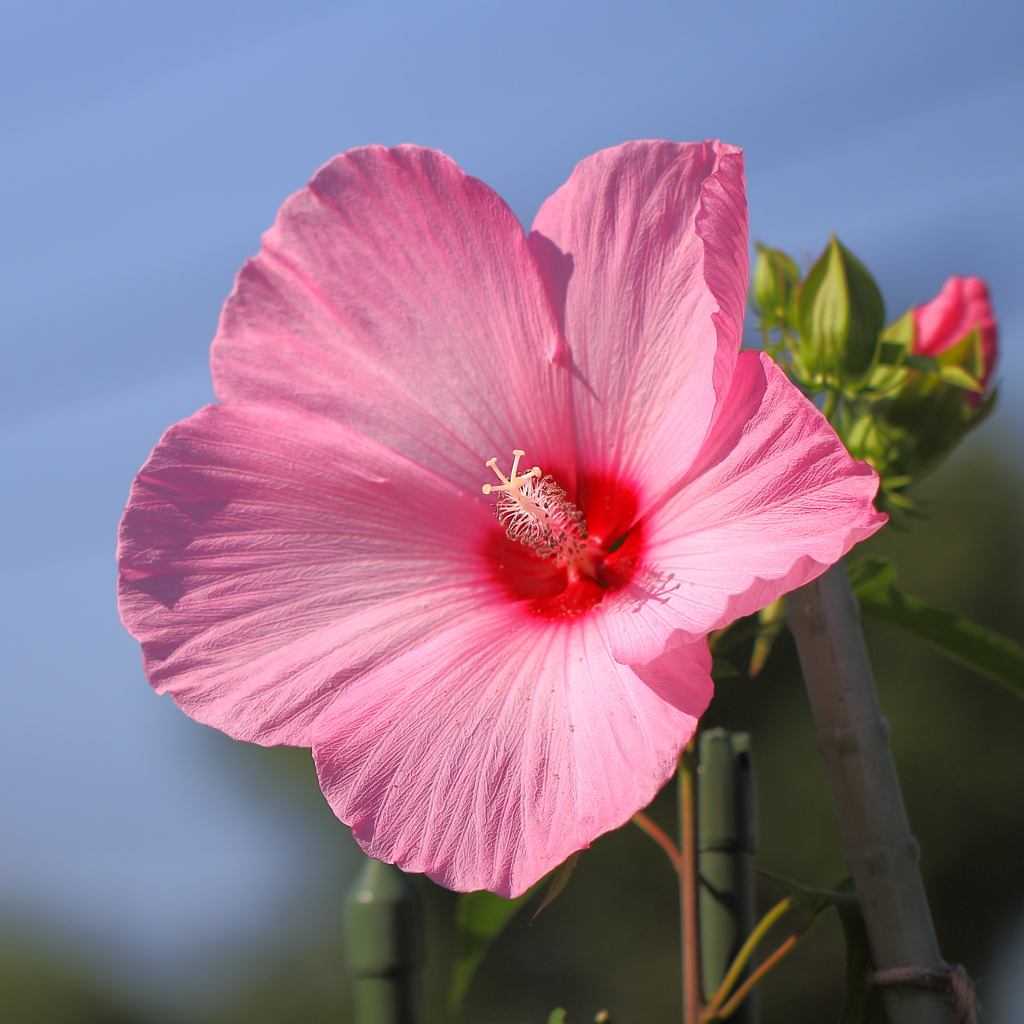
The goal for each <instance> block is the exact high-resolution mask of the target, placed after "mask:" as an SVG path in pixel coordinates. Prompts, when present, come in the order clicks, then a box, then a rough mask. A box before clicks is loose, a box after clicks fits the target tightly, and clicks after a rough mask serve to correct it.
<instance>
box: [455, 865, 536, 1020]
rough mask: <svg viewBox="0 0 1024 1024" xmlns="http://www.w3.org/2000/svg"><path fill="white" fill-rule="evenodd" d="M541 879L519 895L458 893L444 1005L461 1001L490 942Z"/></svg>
mask: <svg viewBox="0 0 1024 1024" xmlns="http://www.w3.org/2000/svg"><path fill="white" fill-rule="evenodd" d="M543 884H544V879H541V880H540V881H539V882H537V884H536V885H534V886H532V887H531V888H530V889H528V890H527V891H526V892H524V893H523V895H522V896H517V897H516V898H515V899H512V900H507V899H505V898H504V897H502V896H495V895H494V893H493V892H487V891H486V890H482V891H480V892H464V893H460V894H459V897H458V901H457V903H456V909H455V928H456V933H457V934H456V943H455V961H454V963H453V964H452V976H451V984H450V985H449V988H448V1006H449V1008H450V1009H451V1010H452V1011H453V1012H454V1011H456V1010H458V1009H459V1007H460V1006H461V1005H462V1000H463V998H464V997H465V995H466V992H467V990H468V989H469V985H470V982H471V981H472V980H473V975H474V974H476V970H477V968H478V967H479V966H480V963H481V962H482V961H483V958H484V957H485V956H486V954H487V951H488V950H489V949H490V947H491V943H493V942H494V940H495V939H496V938H497V937H498V936H499V935H500V934H501V933H502V931H504V929H505V926H506V925H507V924H508V923H509V921H511V920H512V918H513V917H515V915H516V914H517V913H519V911H520V910H522V908H523V906H524V905H525V904H526V903H528V902H529V901H530V900H531V899H532V898H533V897H534V896H536V894H537V893H538V892H539V891H540V889H541V887H542V886H543Z"/></svg>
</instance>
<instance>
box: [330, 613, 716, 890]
mask: <svg viewBox="0 0 1024 1024" xmlns="http://www.w3.org/2000/svg"><path fill="white" fill-rule="evenodd" d="M710 668H711V658H710V655H709V653H708V649H707V644H706V643H696V644H683V645H679V646H676V647H674V648H673V649H672V650H671V651H670V652H669V653H667V654H665V655H662V656H661V657H660V658H658V659H655V661H654V663H653V664H651V665H648V666H643V667H640V668H639V669H638V671H636V672H635V671H634V670H633V669H631V668H628V667H627V666H625V665H622V664H619V663H618V662H616V661H615V660H614V658H612V657H611V654H610V653H609V649H608V644H607V640H606V637H605V636H604V635H603V629H602V623H601V620H600V619H599V618H596V617H588V618H585V619H583V620H582V621H580V622H579V623H578V624H577V625H576V626H575V627H574V628H566V627H565V626H564V625H563V624H562V623H544V624H543V625H542V626H541V627H540V628H538V625H537V623H536V621H534V622H530V621H528V620H526V619H525V618H524V619H520V621H518V622H510V617H509V614H508V610H507V609H500V610H494V611H492V612H490V613H488V614H484V615H480V616H477V617H475V618H474V619H473V620H471V621H467V622H464V623H463V624H461V625H460V626H457V627H455V628H453V629H452V630H450V631H448V632H446V633H442V634H440V635H438V636H436V637H434V638H433V639H431V640H430V641H428V642H426V643H424V644H422V645H421V646H419V647H417V648H416V649H415V650H413V651H410V652H409V653H408V654H405V655H403V656H402V657H401V658H398V659H396V660H395V661H393V662H391V663H390V664H389V665H387V666H386V667H384V668H382V669H380V670H378V671H377V672H374V673H372V674H371V675H369V676H367V677H365V678H364V679H362V680H361V681H360V682H359V683H357V684H356V685H354V686H352V687H350V688H349V689H348V690H346V692H345V693H344V695H343V696H342V697H341V698H340V699H339V700H338V701H337V702H336V703H334V704H333V705H332V706H331V708H330V710H329V711H327V713H326V714H325V715H324V716H323V718H322V719H321V720H320V722H319V723H318V725H317V737H316V740H315V744H314V749H313V752H314V756H315V757H316V763H317V770H318V772H319V775H320V784H321V786H322V788H323V790H324V794H325V795H326V796H327V799H328V801H329V802H330V804H331V806H332V807H333V808H334V810H335V813H336V814H337V815H338V816H339V817H340V818H341V819H342V820H343V821H346V822H348V823H349V824H350V825H351V826H352V831H353V834H354V835H355V837H356V838H357V839H358V840H359V842H360V843H361V844H362V846H363V848H364V849H365V850H366V851H367V853H369V854H370V856H372V857H378V858H381V859H384V860H388V861H395V862H397V863H398V864H400V865H402V867H404V868H406V869H407V870H411V871H424V872H426V873H427V874H428V875H429V876H430V877H431V878H433V879H435V880H436V881H438V882H440V883H441V884H443V885H447V886H450V887H452V888H456V889H490V890H491V891H493V892H496V893H498V894H499V895H502V896H518V895H519V894H520V893H522V892H524V891H525V890H526V889H528V888H529V887H530V886H531V885H532V884H533V883H534V882H535V881H536V880H537V879H538V878H540V877H541V876H542V875H544V874H545V873H546V872H548V871H550V870H551V869H552V868H554V867H555V866H557V865H558V864H560V863H561V862H562V861H563V860H565V858H566V857H568V856H569V855H570V854H571V853H573V852H574V851H575V850H578V849H580V848H581V847H584V846H587V845H589V843H590V842H591V840H593V839H594V837H595V836H597V835H600V834H601V833H602V832H606V831H608V830H609V829H611V828H616V827H618V826H619V825H622V824H624V823H625V822H626V821H628V820H629V818H630V817H631V816H632V815H633V814H634V813H635V812H636V811H637V810H638V809H639V808H641V807H644V806H646V805H647V804H648V803H650V801H651V800H652V799H653V797H654V795H655V794H656V793H657V792H658V790H659V789H660V788H661V787H662V786H663V785H664V783H665V782H666V781H667V780H668V779H669V777H670V776H671V775H672V773H673V772H674V771H675V766H676V761H677V760H678V758H679V755H680V753H681V752H682V747H683V745H684V744H685V742H686V740H687V739H688V738H689V736H691V735H692V734H693V731H694V729H695V728H696V725H697V719H698V717H699V716H700V715H701V714H702V713H703V711H704V708H705V707H706V706H707V703H708V701H709V700H710V698H711V679H710Z"/></svg>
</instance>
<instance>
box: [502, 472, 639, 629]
mask: <svg viewBox="0 0 1024 1024" xmlns="http://www.w3.org/2000/svg"><path fill="white" fill-rule="evenodd" d="M492 462H493V460H492ZM518 463H519V458H518V456H517V457H516V459H515V462H514V463H513V471H512V473H511V474H510V476H509V477H505V476H504V475H501V474H499V476H500V479H501V480H503V481H504V482H503V483H502V484H501V485H499V486H490V487H488V488H487V492H486V493H494V492H499V493H500V497H499V499H498V501H497V503H496V504H495V514H496V516H497V517H498V519H499V520H500V521H501V523H502V524H503V525H504V526H505V527H506V532H505V533H502V532H500V531H499V530H498V529H495V531H494V532H493V533H492V534H491V535H490V536H489V538H488V540H487V543H486V548H485V552H484V554H485V557H486V559H487V562H488V564H489V565H490V567H491V572H492V574H493V578H494V580H495V582H496V583H497V584H498V585H499V586H501V588H502V589H503V590H504V591H505V593H506V594H508V596H509V597H510V598H511V599H512V600H513V601H517V602H519V601H521V602H523V603H524V608H525V609H526V610H527V611H528V612H529V613H531V614H533V615H537V616H540V617H542V618H545V619H567V618H575V617H576V616H579V615H583V614H585V613H586V612H589V611H590V610H591V609H593V608H595V607H596V606H597V605H598V604H600V603H601V601H602V599H603V598H604V596H605V595H606V594H610V593H614V592H615V591H616V590H621V589H622V588H623V587H624V586H626V584H627V583H629V582H630V580H631V579H632V578H633V577H634V575H635V574H636V571H637V569H638V567H639V565H640V560H641V555H642V552H643V536H642V526H641V524H639V523H638V522H637V521H636V512H637V507H638V502H637V495H636V491H635V490H634V489H633V488H632V487H630V486H629V485H627V484H625V483H623V481H621V480H617V479H615V478H613V477H610V476H595V475H590V476H583V477H581V478H580V479H579V480H578V482H577V487H576V493H575V495H567V494H566V493H565V492H564V491H563V490H562V489H561V488H560V487H559V486H558V485H557V484H556V483H555V482H554V480H553V479H552V478H551V477H543V478H541V476H540V471H539V470H536V469H535V470H531V471H530V473H528V474H525V475H523V476H517V469H518ZM488 465H491V463H488ZM495 472H496V473H499V471H498V470H497V469H496V468H495ZM520 485H521V486H520ZM510 492H511V495H510Z"/></svg>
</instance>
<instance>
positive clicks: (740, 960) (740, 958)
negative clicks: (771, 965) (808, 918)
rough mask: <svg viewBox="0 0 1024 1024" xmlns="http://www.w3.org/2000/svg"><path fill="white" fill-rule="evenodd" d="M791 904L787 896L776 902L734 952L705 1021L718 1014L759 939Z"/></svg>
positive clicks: (708, 1008) (707, 1011)
mask: <svg viewBox="0 0 1024 1024" xmlns="http://www.w3.org/2000/svg"><path fill="white" fill-rule="evenodd" d="M792 905H793V901H792V900H791V899H790V898H789V897H788V896H787V897H786V898H785V899H783V900H780V901H779V902H778V903H776V904H775V906H774V907H772V909H771V910H769V911H768V913H767V914H765V915H764V917H762V918H761V920H760V922H759V923H758V925H757V927H756V928H755V929H754V930H753V931H752V932H751V933H750V936H749V937H748V939H747V941H746V942H744V943H743V947H742V948H741V949H740V951H739V953H737V954H736V959H735V960H733V962H732V965H731V966H730V967H729V971H728V973H727V974H726V976H725V977H724V978H723V979H722V984H721V985H719V986H718V991H717V992H716V993H715V994H714V995H713V996H712V997H711V1001H710V1002H709V1003H708V1005H707V1007H706V1009H705V1010H704V1017H703V1019H704V1020H705V1021H709V1020H714V1019H715V1018H716V1017H717V1016H718V1008H719V1007H720V1006H721V1005H722V1003H723V1002H725V999H726V997H727V996H728V995H729V991H730V990H731V989H732V987H733V985H735V984H736V980H737V979H738V978H739V976H740V974H741V973H742V971H743V968H744V967H746V965H747V961H748V960H749V959H750V958H751V956H752V955H753V953H754V950H755V949H757V947H758V945H759V944H760V942H761V940H762V939H763V938H764V937H765V936H766V935H767V934H768V932H769V931H770V929H771V927H772V925H773V924H775V922H776V921H778V919H779V918H780V917H782V915H783V914H785V913H786V911H787V910H789V908H790V907H791V906H792ZM773 956H774V954H773ZM767 962H768V961H767V960H766V961H765V963H767ZM758 970H760V968H758ZM764 973H765V972H764V971H761V974H760V975H759V976H763V975H764ZM744 985H746V983H744ZM748 991H749V989H748ZM737 1005H738V1004H737Z"/></svg>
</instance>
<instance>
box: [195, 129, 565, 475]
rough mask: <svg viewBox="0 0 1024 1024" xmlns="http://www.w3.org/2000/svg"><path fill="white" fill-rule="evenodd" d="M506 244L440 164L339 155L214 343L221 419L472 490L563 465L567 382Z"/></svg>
mask: <svg viewBox="0 0 1024 1024" xmlns="http://www.w3.org/2000/svg"><path fill="white" fill-rule="evenodd" d="M560 344H561V341H560V336H559V331H558V327H557V323H556V321H555V317H554V311H553V309H552V308H551V304H550V302H549V300H548V298H547V293H546V291H545V286H544V283H543V281H542V279H541V276H540V272H539V270H538V267H537V265H536V262H535V260H534V258H533V256H532V255H531V253H530V250H529V247H528V245H527V242H526V238H525V236H524V234H523V229H522V226H521V225H520V224H519V221H518V220H517V219H516V217H515V215H514V214H513V213H512V212H511V210H509V208H508V207H507V206H506V205H505V203H504V202H503V201H502V200H501V199H500V198H499V196H498V195H497V194H496V193H494V192H493V191H492V190H491V189H489V188H488V187H487V186H486V185H484V184H483V183H482V182H480V181H478V180H477V179H475V178H471V177H469V176H468V175H466V174H465V173H463V171H462V170H460V169H459V167H458V166H457V165H456V164H455V163H454V162H453V161H452V160H450V159H449V158H448V157H446V156H444V155H443V154H442V153H438V152H436V151H434V150H429V149H423V148H420V147H417V146H398V147H396V148H395V149H390V150H389V149H385V148H383V147H381V146H368V147H365V148H362V149H354V150H350V151H349V152H348V153H345V154H343V155H342V156H338V157H335V158H334V159H333V160H331V161H330V162H329V163H327V164H326V165H325V166H324V167H322V168H321V169H320V170H319V171H318V172H317V173H316V175H315V176H314V177H313V179H312V180H311V181H310V183H309V186H308V187H307V188H305V189H303V190H302V191H301V192H298V193H296V194H295V195H293V196H292V197H291V198H290V199H288V200H287V202H285V204H284V206H283V207H282V208H281V212H280V213H279V215H278V218H277V222H276V223H275V224H274V226H273V228H271V230H270V231H268V232H267V233H266V234H265V235H264V237H263V244H262V248H261V251H260V253H259V255H258V256H257V257H256V258H255V259H252V260H249V261H248V262H247V263H246V264H245V266H244V267H243V268H242V271H241V272H240V274H239V276H238V280H237V282H236V284H235V289H234V292H233V293H232V295H231V297H230V298H229V299H228V301H227V304H226V305H225V307H224V312H223V314H222V317H221V323H220V328H219V330H218V332H217V337H216V339H215V340H214V343H213V357H212V358H213V374H214V383H215V385H216V389H217V397H218V398H219V399H220V400H221V401H222V402H232V403H233V402H266V403H271V404H277V405H283V406H287V407H291V408H298V409H301V410H305V411H311V412H315V413H318V414H320V415H323V416H326V417H330V418H331V419H334V420H336V421H338V422H340V423H343V424H345V425H347V426H349V427H352V428H353V429H356V430H359V431H361V432H362V433H365V434H366V435H367V436H369V437H372V438H374V439H375V440H377V441H379V442H381V443H382V444H385V445H387V446H388V447H390V448H392V449H393V450H394V451H396V452H399V453H401V454H403V455H405V456H406V457H408V458H411V459H412V460H413V461H416V462H420V463H422V464H424V465H430V466H432V467H433V468H434V469H435V470H436V471H437V472H440V473H443V474H445V475H446V476H448V477H449V479H451V480H453V481H454V482H456V483H457V484H459V485H460V486H462V487H466V488H469V489H472V488H473V487H479V486H480V483H481V481H482V480H483V479H485V478H486V470H484V468H483V465H482V464H483V462H484V461H485V460H486V459H488V458H490V457H491V456H495V455H496V456H499V457H500V458H502V459H504V458H506V457H507V456H508V455H509V453H510V452H511V451H512V449H514V448H524V449H526V450H527V455H528V458H529V459H530V460H532V461H533V462H540V463H541V464H551V465H569V464H570V463H571V450H572V448H571V441H572V430H571V426H570V419H569V415H570V406H569V401H568V395H569V388H568V375H567V373H566V372H565V369H564V368H563V367H560V366H558V365H556V362H553V361H552V360H553V358H554V357H555V356H556V355H557V351H558V347H559V345H560Z"/></svg>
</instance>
